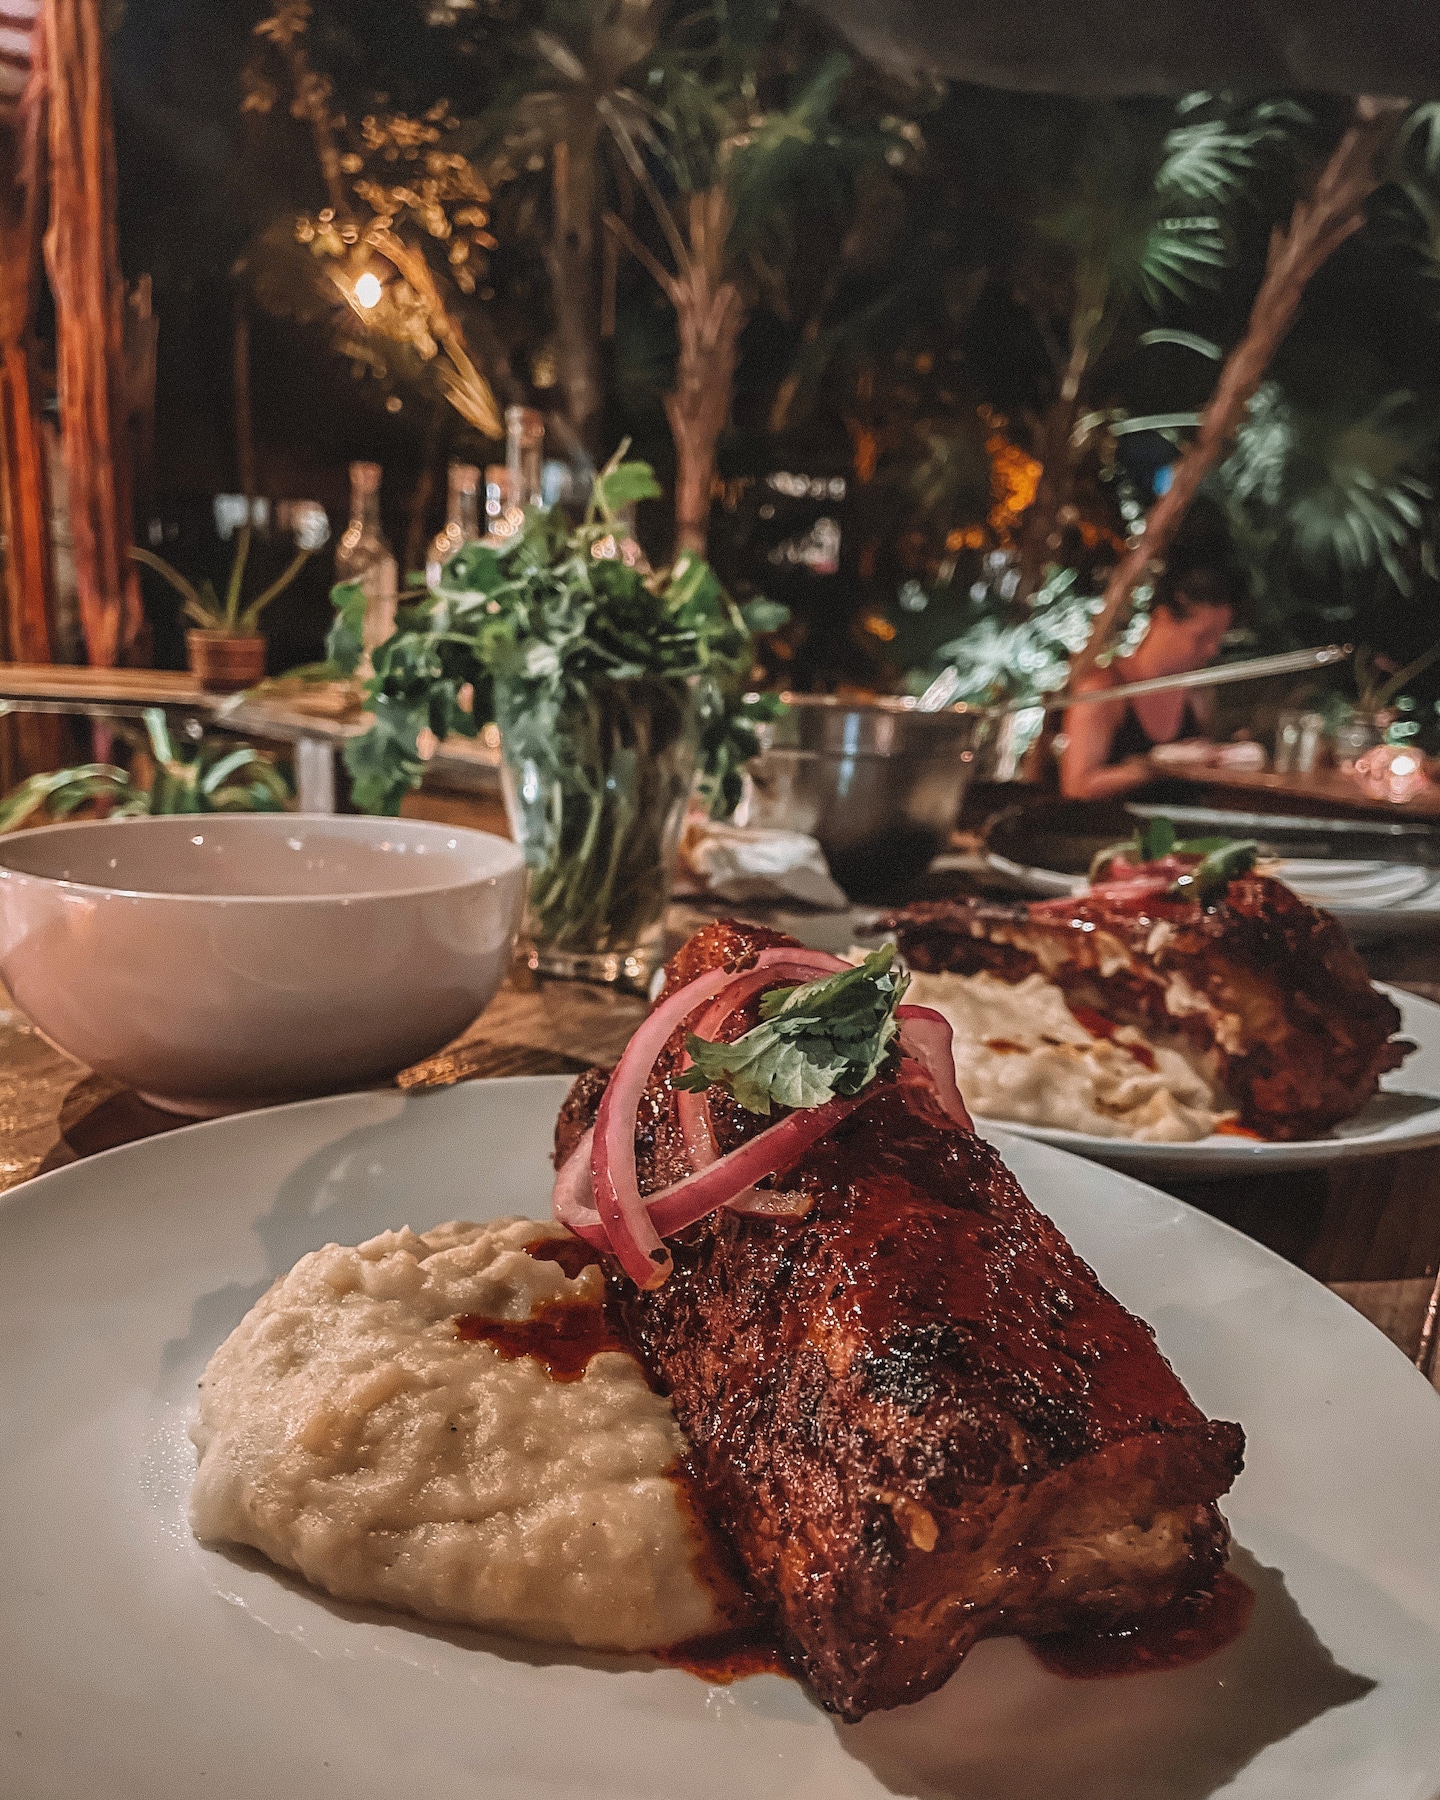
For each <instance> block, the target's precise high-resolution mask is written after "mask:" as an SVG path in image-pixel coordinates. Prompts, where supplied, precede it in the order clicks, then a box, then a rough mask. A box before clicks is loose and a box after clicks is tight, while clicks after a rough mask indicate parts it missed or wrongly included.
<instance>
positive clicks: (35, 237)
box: [0, 8, 61, 786]
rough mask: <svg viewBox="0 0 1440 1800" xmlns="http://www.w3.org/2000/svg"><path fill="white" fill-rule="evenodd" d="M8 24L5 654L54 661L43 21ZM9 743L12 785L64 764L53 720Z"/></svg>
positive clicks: (2, 463) (0, 303) (3, 182)
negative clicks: (14, 101) (41, 310)
mask: <svg viewBox="0 0 1440 1800" xmlns="http://www.w3.org/2000/svg"><path fill="white" fill-rule="evenodd" d="M37 13H38V8H37ZM7 19H9V23H10V36H11V40H12V41H11V42H10V46H9V56H10V61H11V64H12V66H13V67H14V68H15V69H16V70H17V72H18V70H19V68H20V66H21V62H22V58H21V53H20V48H19V43H20V41H24V42H28V43H29V44H30V45H31V51H30V54H29V56H28V57H25V58H24V59H23V61H24V67H25V83H26V84H25V88H24V98H23V100H22V102H21V104H20V106H19V107H18V108H12V109H7V110H6V111H5V113H4V114H3V117H0V531H3V532H4V534H5V553H4V557H3V565H4V567H3V586H0V655H3V656H5V657H6V658H8V659H9V660H11V661H15V662H49V661H50V660H51V658H52V657H53V656H54V654H55V641H54V618H55V595H54V579H53V565H52V560H51V542H50V495H49V482H48V480H47V479H46V468H45V445H44V440H43V438H42V435H41V429H40V406H39V392H38V390H39V373H38V367H37V358H36V354H35V334H34V319H35V295H36V286H37V280H38V276H39V268H40V230H41V224H42V221H43V217H44V205H43V190H44V161H45V155H44V145H45V140H44V81H43V75H42V76H41V77H39V78H37V76H36V73H35V69H34V63H35V54H34V46H35V45H36V43H37V42H38V40H39V37H40V31H39V26H38V23H36V22H34V21H31V22H30V23H29V24H28V25H27V22H26V21H25V19H24V18H23V16H22V17H19V18H10V16H9V15H7ZM5 740H6V741H5V744H4V746H3V755H0V775H3V777H4V779H5V782H6V785H7V786H8V785H9V784H10V783H11V782H13V781H14V780H16V779H18V778H19V777H21V776H24V775H28V774H32V773H35V772H36V771H38V770H40V769H45V768H53V767H55V766H56V764H57V762H58V760H59V757H60V752H61V731H60V726H59V722H58V721H57V720H54V719H23V720H22V719H16V720H12V721H10V722H8V724H7V726H6V729H5Z"/></svg>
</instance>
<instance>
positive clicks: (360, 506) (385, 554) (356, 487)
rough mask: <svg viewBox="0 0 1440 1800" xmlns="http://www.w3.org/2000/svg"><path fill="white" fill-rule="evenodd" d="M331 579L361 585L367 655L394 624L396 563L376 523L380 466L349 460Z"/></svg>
mask: <svg viewBox="0 0 1440 1800" xmlns="http://www.w3.org/2000/svg"><path fill="white" fill-rule="evenodd" d="M335 579H336V580H337V581H358V582H359V583H360V585H361V587H362V588H364V590H365V623H364V626H363V628H362V636H363V638H364V642H365V651H366V655H367V657H368V655H369V653H370V651H372V650H373V649H374V648H375V646H376V645H377V644H383V643H384V642H385V640H386V638H388V637H389V636H390V635H391V633H392V632H393V631H394V629H395V605H396V599H397V596H398V594H399V587H400V568H399V564H398V563H397V562H396V561H395V552H394V551H393V550H392V549H391V548H390V544H389V540H388V539H387V538H386V536H385V533H384V532H383V531H382V530H381V528H380V465H379V463H373V462H353V463H351V465H350V523H349V524H348V525H347V526H346V527H345V534H344V536H343V537H342V538H341V539H340V542H339V543H338V544H337V545H336V546H335Z"/></svg>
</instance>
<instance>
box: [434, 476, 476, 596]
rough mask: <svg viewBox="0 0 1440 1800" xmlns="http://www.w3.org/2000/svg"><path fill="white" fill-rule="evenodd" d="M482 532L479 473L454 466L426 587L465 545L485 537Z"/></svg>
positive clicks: (438, 577)
mask: <svg viewBox="0 0 1440 1800" xmlns="http://www.w3.org/2000/svg"><path fill="white" fill-rule="evenodd" d="M482 535H483V534H482V532H481V529H480V471H479V469H477V468H476V466H475V464H474V463H462V462H452V463H451V465H450V495H449V498H448V499H447V501H446V502H445V523H444V525H443V526H442V527H441V529H440V531H439V532H438V533H437V534H436V535H435V537H434V539H433V540H432V541H431V544H430V552H429V554H428V555H427V556H426V558H425V585H426V587H429V588H433V587H434V586H435V585H436V583H437V582H438V581H439V579H440V573H441V570H443V569H444V567H445V565H446V563H447V562H449V560H450V558H451V557H452V556H453V555H454V554H455V552H456V551H457V550H459V549H460V548H461V547H462V546H463V545H465V544H474V543H477V542H478V541H479V539H480V538H481V536H482Z"/></svg>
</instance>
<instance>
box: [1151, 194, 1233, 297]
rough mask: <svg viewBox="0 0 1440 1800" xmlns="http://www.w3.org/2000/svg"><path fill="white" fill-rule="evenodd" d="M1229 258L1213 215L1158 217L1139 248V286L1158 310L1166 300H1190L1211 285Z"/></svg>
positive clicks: (1219, 225) (1224, 241) (1218, 222)
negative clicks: (1200, 289) (1198, 291)
mask: <svg viewBox="0 0 1440 1800" xmlns="http://www.w3.org/2000/svg"><path fill="white" fill-rule="evenodd" d="M1228 258H1229V245H1228V243H1227V241H1226V237H1225V233H1224V230H1223V229H1222V227H1221V224H1220V221H1219V219H1217V218H1215V217H1214V216H1213V215H1212V214H1208V213H1201V214H1196V215H1194V216H1193V217H1186V216H1178V215H1173V216H1169V217H1166V218H1162V219H1156V220H1155V222H1154V223H1153V224H1152V225H1151V227H1150V229H1149V230H1148V231H1147V232H1146V234H1145V238H1144V241H1143V243H1142V245H1141V248H1140V254H1139V257H1138V259H1137V263H1136V269H1135V281H1136V286H1137V287H1138V288H1139V290H1140V292H1141V294H1142V295H1143V296H1144V298H1145V300H1146V301H1147V302H1148V303H1149V305H1151V306H1153V307H1155V308H1156V309H1157V310H1158V309H1159V308H1160V307H1162V306H1164V304H1165V302H1166V301H1167V299H1176V300H1187V299H1189V298H1190V296H1191V295H1192V294H1193V293H1194V291H1195V289H1196V288H1198V287H1212V286H1213V285H1214V283H1215V278H1216V273H1217V271H1218V270H1220V269H1222V268H1224V266H1225V264H1226V262H1227V260H1228Z"/></svg>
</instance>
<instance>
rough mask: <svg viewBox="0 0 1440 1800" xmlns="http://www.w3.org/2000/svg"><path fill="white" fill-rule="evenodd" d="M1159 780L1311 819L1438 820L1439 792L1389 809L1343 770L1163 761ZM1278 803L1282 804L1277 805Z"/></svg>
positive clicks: (1431, 790)
mask: <svg viewBox="0 0 1440 1800" xmlns="http://www.w3.org/2000/svg"><path fill="white" fill-rule="evenodd" d="M1151 766H1152V767H1153V769H1154V771H1155V775H1156V778H1157V779H1159V780H1162V781H1183V782H1185V783H1186V784H1187V785H1188V786H1191V787H1193V788H1194V789H1195V790H1196V798H1197V800H1198V799H1200V798H1201V797H1202V793H1203V790H1204V789H1206V788H1209V789H1212V790H1215V794H1214V797H1215V798H1216V799H1217V800H1221V801H1223V803H1224V804H1226V805H1234V804H1235V802H1236V800H1237V798H1249V799H1252V800H1254V801H1256V802H1257V804H1258V803H1261V802H1265V801H1268V802H1269V804H1268V805H1264V806H1262V808H1261V810H1263V811H1266V812H1276V811H1279V810H1281V809H1282V807H1283V806H1287V805H1288V806H1290V807H1292V808H1294V809H1295V810H1297V811H1302V812H1304V813H1306V814H1309V815H1314V814H1316V813H1321V812H1326V813H1330V812H1335V811H1337V810H1338V811H1339V812H1340V813H1341V814H1342V816H1346V817H1356V818H1360V817H1365V818H1375V819H1387V820H1399V821H1410V822H1417V823H1418V822H1422V821H1423V822H1425V823H1430V822H1432V821H1437V820H1440V787H1437V786H1435V785H1434V784H1432V785H1430V786H1429V787H1426V788H1423V789H1422V790H1421V791H1420V793H1419V794H1417V795H1416V796H1415V798H1414V799H1413V800H1406V801H1403V802H1401V803H1399V804H1391V803H1389V802H1387V801H1384V800H1376V799H1375V798H1374V797H1373V796H1372V795H1370V794H1367V793H1366V792H1365V791H1364V789H1363V788H1362V787H1361V786H1360V784H1359V782H1358V781H1356V780H1355V779H1354V777H1353V776H1351V775H1347V774H1346V773H1345V771H1344V770H1343V769H1314V770H1312V771H1311V772H1310V773H1309V774H1308V775H1299V774H1293V773H1292V774H1284V775H1277V774H1276V773H1275V772H1274V771H1273V770H1265V769H1216V768H1185V767H1179V768H1177V767H1175V766H1174V765H1172V764H1170V763H1167V762H1165V761H1163V760H1155V761H1152V764H1151ZM1277 803H1278V804H1277Z"/></svg>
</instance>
